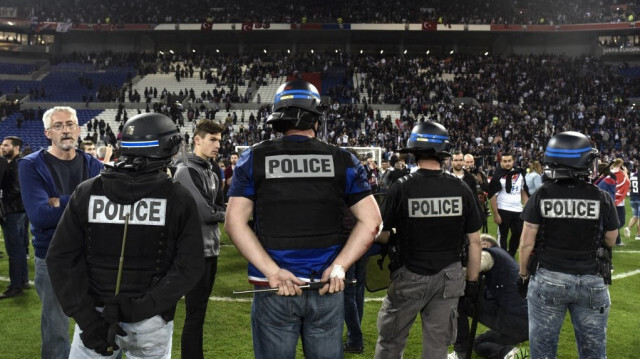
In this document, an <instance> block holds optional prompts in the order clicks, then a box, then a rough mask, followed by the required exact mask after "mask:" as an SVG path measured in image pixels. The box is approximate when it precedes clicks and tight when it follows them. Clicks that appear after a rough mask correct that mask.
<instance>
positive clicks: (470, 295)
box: [464, 280, 480, 303]
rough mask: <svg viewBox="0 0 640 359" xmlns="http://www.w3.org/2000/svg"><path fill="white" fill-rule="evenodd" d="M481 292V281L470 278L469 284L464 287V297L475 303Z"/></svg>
mask: <svg viewBox="0 0 640 359" xmlns="http://www.w3.org/2000/svg"><path fill="white" fill-rule="evenodd" d="M479 294H480V282H478V281H477V280H468V281H467V285H466V286H465V287H464V297H465V298H466V300H468V301H470V302H472V303H475V302H476V301H477V300H478V295H479Z"/></svg>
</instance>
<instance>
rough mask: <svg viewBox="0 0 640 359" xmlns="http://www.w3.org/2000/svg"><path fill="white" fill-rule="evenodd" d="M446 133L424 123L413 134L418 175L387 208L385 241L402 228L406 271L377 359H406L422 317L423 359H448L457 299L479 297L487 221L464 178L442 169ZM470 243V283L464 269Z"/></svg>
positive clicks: (395, 280)
mask: <svg viewBox="0 0 640 359" xmlns="http://www.w3.org/2000/svg"><path fill="white" fill-rule="evenodd" d="M448 149H449V135H448V133H447V130H446V129H445V128H444V126H442V125H441V124H439V123H436V122H423V123H420V124H418V125H417V126H415V127H414V128H413V130H412V132H411V135H410V137H409V140H408V142H407V147H406V148H405V149H403V150H401V152H405V153H406V152H409V153H413V154H414V156H415V157H416V160H417V164H418V168H419V169H418V170H417V171H416V172H414V173H411V174H409V175H406V176H404V177H402V178H401V179H399V180H398V181H397V182H396V183H394V184H393V185H391V188H390V189H389V192H388V194H387V197H386V198H385V200H384V202H383V204H382V218H383V223H384V228H383V232H382V233H381V235H380V238H379V239H380V240H384V239H386V237H388V236H389V233H390V231H391V229H392V228H395V230H396V235H395V240H396V241H397V243H396V246H397V247H398V248H399V257H400V261H401V267H400V268H399V269H397V270H395V271H394V272H393V273H392V275H391V284H390V286H389V289H388V291H387V296H386V297H385V298H384V301H383V304H382V307H381V308H380V312H379V314H378V342H377V345H376V353H375V357H376V358H401V357H402V353H403V351H404V347H405V345H406V342H407V338H408V335H409V329H410V328H411V324H412V323H413V321H414V320H415V318H416V316H417V315H418V313H420V314H421V319H422V348H423V349H422V356H423V358H445V357H446V356H447V347H448V346H449V345H450V344H452V343H453V341H454V340H455V337H454V333H455V331H456V326H457V324H456V320H455V318H456V316H457V312H456V308H457V306H458V298H459V297H460V296H462V295H463V294H464V293H465V289H466V290H467V293H468V294H469V295H470V296H471V297H474V296H477V291H478V288H477V280H478V271H479V268H480V253H481V251H482V249H481V245H480V228H481V226H482V220H481V215H480V212H479V209H478V206H477V205H476V199H475V193H474V192H473V191H472V190H471V188H469V186H467V185H466V184H465V183H464V182H463V181H462V180H460V179H459V178H457V177H455V176H453V175H452V174H450V173H448V172H445V171H443V169H442V162H443V160H444V159H445V158H446V157H449V156H450V153H449V152H448ZM467 236H468V238H469V242H470V243H469V249H468V253H469V259H468V271H467V275H468V279H469V282H468V285H467V288H465V274H464V270H463V268H462V264H461V252H462V248H463V245H464V243H465V239H466V237H467Z"/></svg>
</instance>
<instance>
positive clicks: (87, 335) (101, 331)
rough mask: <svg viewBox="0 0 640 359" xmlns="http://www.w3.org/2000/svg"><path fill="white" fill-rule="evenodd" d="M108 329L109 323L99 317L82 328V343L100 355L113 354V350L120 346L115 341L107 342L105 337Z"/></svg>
mask: <svg viewBox="0 0 640 359" xmlns="http://www.w3.org/2000/svg"><path fill="white" fill-rule="evenodd" d="M108 331H109V324H108V323H107V322H105V321H104V320H102V319H100V320H98V321H95V322H93V323H91V324H90V325H89V326H87V327H86V328H84V329H82V333H80V339H82V343H83V344H84V346H85V347H87V348H88V349H91V350H93V351H95V352H96V353H98V354H100V355H102V356H111V355H113V351H114V350H118V349H120V347H119V346H117V345H116V344H115V342H114V343H109V341H108V338H107V337H108Z"/></svg>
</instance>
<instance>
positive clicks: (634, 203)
mask: <svg viewBox="0 0 640 359" xmlns="http://www.w3.org/2000/svg"><path fill="white" fill-rule="evenodd" d="M629 204H630V205H631V215H632V216H633V217H640V200H633V199H632V200H630V201H629Z"/></svg>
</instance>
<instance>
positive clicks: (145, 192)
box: [47, 113, 204, 358]
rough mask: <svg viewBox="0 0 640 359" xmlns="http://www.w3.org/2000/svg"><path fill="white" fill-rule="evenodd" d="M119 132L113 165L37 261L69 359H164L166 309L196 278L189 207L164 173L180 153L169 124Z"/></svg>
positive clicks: (197, 250)
mask: <svg viewBox="0 0 640 359" xmlns="http://www.w3.org/2000/svg"><path fill="white" fill-rule="evenodd" d="M122 132H123V136H122V144H121V154H122V157H121V158H120V159H119V161H118V162H116V163H115V164H113V165H111V166H110V167H107V169H106V170H105V171H104V172H103V173H102V174H101V176H98V177H96V178H93V179H91V180H89V181H85V182H83V183H82V184H80V186H79V187H78V188H77V189H76V191H75V192H74V194H73V195H72V196H71V199H70V200H69V204H68V205H67V208H66V210H65V212H64V214H63V215H62V219H61V220H60V224H59V225H58V229H57V230H56V233H55V235H54V237H53V239H52V241H51V246H50V248H49V252H48V254H47V264H48V266H49V273H50V276H51V282H52V284H53V288H54V290H55V293H56V295H57V297H58V299H59V301H60V304H61V306H62V309H63V310H64V312H65V314H66V315H68V316H69V317H72V318H73V319H75V321H76V323H77V324H76V327H75V331H74V336H73V343H72V345H71V354H70V358H89V357H91V358H93V357H95V356H96V355H97V354H96V353H98V354H101V355H103V356H110V357H112V358H115V357H116V356H117V355H119V354H120V351H121V350H120V348H122V350H123V351H124V352H125V354H126V355H127V356H131V357H136V358H143V357H144V358H150V357H153V358H169V357H170V356H171V338H172V333H173V316H174V313H175V307H176V303H177V301H178V300H179V299H180V298H181V297H182V296H183V295H184V294H185V293H186V292H187V291H188V290H189V289H190V288H191V287H192V286H193V285H194V284H195V283H196V282H197V281H198V279H200V277H201V276H202V271H203V268H204V259H203V257H202V253H203V244H202V231H201V229H200V222H199V217H198V210H197V208H196V204H195V201H194V199H193V197H191V195H190V194H189V191H188V190H187V189H185V188H184V187H183V186H182V185H180V184H179V183H177V182H174V181H173V180H172V179H171V178H169V177H168V176H167V174H166V172H165V169H166V166H167V165H168V164H169V163H170V161H171V157H172V156H173V155H175V154H176V153H177V152H178V149H179V147H180V143H181V137H180V134H179V133H178V131H177V130H176V127H175V125H174V124H173V121H171V119H170V118H168V117H166V116H164V115H161V114H155V113H146V114H142V115H138V116H135V117H132V118H131V119H130V120H128V121H127V122H126V123H125V125H124V128H123V131H122ZM119 264H120V266H121V268H120V269H119ZM116 333H117V334H118V336H117V337H116V336H115V334H116Z"/></svg>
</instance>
